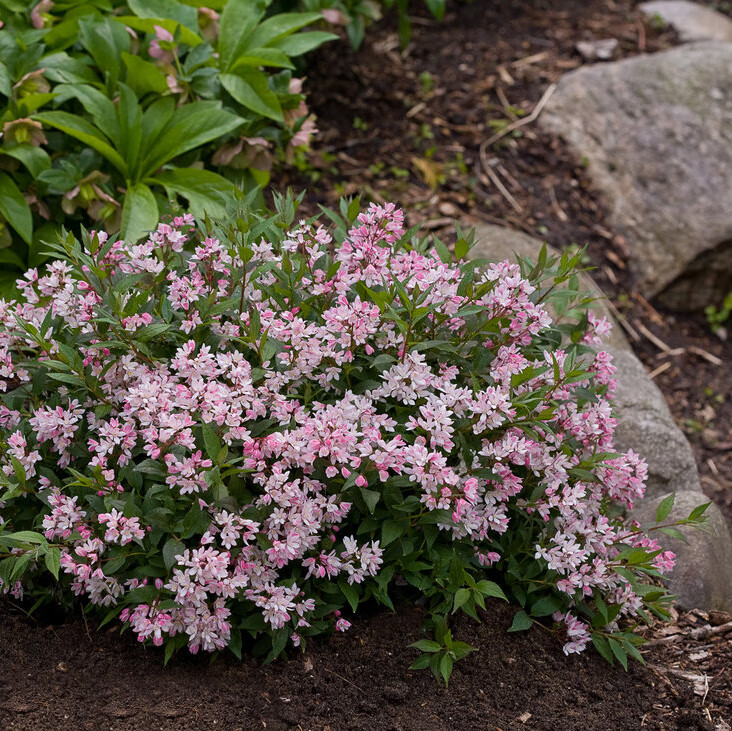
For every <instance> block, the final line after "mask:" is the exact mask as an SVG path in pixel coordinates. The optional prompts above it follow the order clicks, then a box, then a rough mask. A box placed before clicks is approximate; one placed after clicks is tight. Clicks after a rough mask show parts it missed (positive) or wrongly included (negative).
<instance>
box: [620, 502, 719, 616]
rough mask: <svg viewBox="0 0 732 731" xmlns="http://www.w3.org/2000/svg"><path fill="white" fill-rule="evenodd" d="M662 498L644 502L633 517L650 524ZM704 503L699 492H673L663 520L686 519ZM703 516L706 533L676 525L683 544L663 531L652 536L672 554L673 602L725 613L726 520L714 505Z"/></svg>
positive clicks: (645, 525)
mask: <svg viewBox="0 0 732 731" xmlns="http://www.w3.org/2000/svg"><path fill="white" fill-rule="evenodd" d="M663 497H665V496H659V498H658V499H656V500H653V501H646V502H645V503H644V504H643V505H641V506H639V507H638V508H637V509H636V510H635V511H634V513H633V517H634V518H635V519H636V520H638V521H639V522H640V524H641V525H642V526H644V527H650V526H652V525H653V524H654V523H655V520H656V508H657V507H658V504H659V503H660V502H661V500H662V499H663ZM707 502H709V500H708V499H707V498H706V497H705V496H704V494H702V493H700V492H696V491H694V490H684V491H683V492H677V493H676V497H675V500H674V506H673V508H672V509H671V513H670V515H669V516H668V518H666V520H664V523H669V522H672V521H674V520H679V519H681V518H686V517H687V516H688V515H689V513H690V512H691V511H692V510H693V509H694V508H696V507H697V506H698V505H702V504H704V503H707ZM706 515H708V516H709V522H708V524H707V528H708V530H709V532H706V531H702V530H700V529H698V528H691V527H682V528H680V530H681V532H682V533H683V534H684V537H685V538H686V540H687V543H684V542H682V541H681V540H679V539H678V538H672V537H670V536H665V535H663V534H655V533H654V538H657V539H658V541H659V543H660V544H661V545H662V546H663V547H664V549H666V550H669V551H673V552H674V553H675V554H676V566H675V567H674V569H673V571H672V572H671V575H670V580H669V589H670V590H671V592H673V593H674V594H676V595H677V596H678V598H677V600H676V603H677V605H678V606H679V607H681V608H682V609H694V608H699V609H706V610H710V609H719V610H722V611H726V612H729V611H730V608H732V540H730V537H729V530H728V529H727V523H726V522H725V520H724V517H723V516H722V513H721V512H720V511H719V510H718V509H716V506H715V505H710V506H709V508H708V509H707V511H706Z"/></svg>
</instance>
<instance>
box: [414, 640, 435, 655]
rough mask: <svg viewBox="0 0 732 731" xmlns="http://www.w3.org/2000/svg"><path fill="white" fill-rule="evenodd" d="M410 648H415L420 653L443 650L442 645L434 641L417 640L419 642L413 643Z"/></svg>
mask: <svg viewBox="0 0 732 731" xmlns="http://www.w3.org/2000/svg"><path fill="white" fill-rule="evenodd" d="M409 646H410V647H414V648H415V649H416V650H419V651H420V652H439V651H440V650H441V649H442V645H441V644H440V643H439V642H435V641H434V640H417V642H412V644H411V645H409Z"/></svg>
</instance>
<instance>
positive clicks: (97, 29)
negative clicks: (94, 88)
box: [79, 15, 132, 88]
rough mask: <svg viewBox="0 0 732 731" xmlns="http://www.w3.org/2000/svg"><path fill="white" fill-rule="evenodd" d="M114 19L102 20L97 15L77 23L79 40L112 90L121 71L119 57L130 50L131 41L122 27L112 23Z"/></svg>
mask: <svg viewBox="0 0 732 731" xmlns="http://www.w3.org/2000/svg"><path fill="white" fill-rule="evenodd" d="M115 20H116V18H111V17H110V18H102V17H100V16H99V15H93V16H91V17H86V18H83V19H81V20H80V21H79V40H80V41H81V44H82V46H84V48H86V50H87V51H89V53H90V54H91V56H92V58H93V59H94V61H95V63H96V65H97V66H98V67H99V69H100V70H101V72H102V74H103V75H104V76H105V77H106V78H107V81H108V83H109V85H110V87H111V88H114V87H115V85H116V84H117V80H118V79H119V75H120V71H121V63H120V57H121V54H122V52H123V51H129V50H130V44H131V42H132V39H131V38H130V35H129V33H128V32H127V31H126V30H125V29H124V26H122V25H119V24H118V23H116V22H114V21H115Z"/></svg>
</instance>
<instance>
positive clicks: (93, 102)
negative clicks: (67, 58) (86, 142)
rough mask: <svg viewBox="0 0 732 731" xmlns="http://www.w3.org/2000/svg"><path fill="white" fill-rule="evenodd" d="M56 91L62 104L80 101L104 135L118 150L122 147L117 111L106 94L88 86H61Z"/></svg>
mask: <svg viewBox="0 0 732 731" xmlns="http://www.w3.org/2000/svg"><path fill="white" fill-rule="evenodd" d="M54 91H55V92H56V93H57V94H58V97H57V101H58V102H60V103H63V102H65V101H67V100H68V99H69V98H75V99H78V100H79V102H81V106H83V107H84V109H86V111H87V112H89V114H91V117H92V119H93V120H94V124H95V125H96V126H97V127H98V128H99V129H100V130H104V134H106V135H107V137H109V139H110V140H111V141H112V142H113V143H114V144H115V145H116V146H117V148H118V149H119V148H120V147H121V145H120V140H119V123H118V120H117V109H116V107H115V105H114V102H113V101H112V100H111V99H109V98H107V96H106V94H103V93H102V92H101V91H99V90H98V89H95V88H94V87H93V86H88V85H86V84H59V85H58V86H57V87H56V88H55V89H54Z"/></svg>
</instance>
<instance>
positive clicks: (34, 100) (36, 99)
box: [17, 92, 56, 117]
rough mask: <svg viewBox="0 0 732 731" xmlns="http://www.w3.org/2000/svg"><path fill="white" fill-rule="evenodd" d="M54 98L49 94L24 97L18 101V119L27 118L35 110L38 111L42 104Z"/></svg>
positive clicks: (54, 96) (54, 95)
mask: <svg viewBox="0 0 732 731" xmlns="http://www.w3.org/2000/svg"><path fill="white" fill-rule="evenodd" d="M55 98H56V94H54V93H51V92H49V93H48V94H31V95H30V96H24V97H23V98H22V99H19V100H18V102H17V104H18V115H17V116H18V117H29V116H30V115H31V114H33V112H35V111H36V110H37V109H40V108H41V107H42V106H43V105H44V104H48V102H50V101H52V100H53V99H55Z"/></svg>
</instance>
